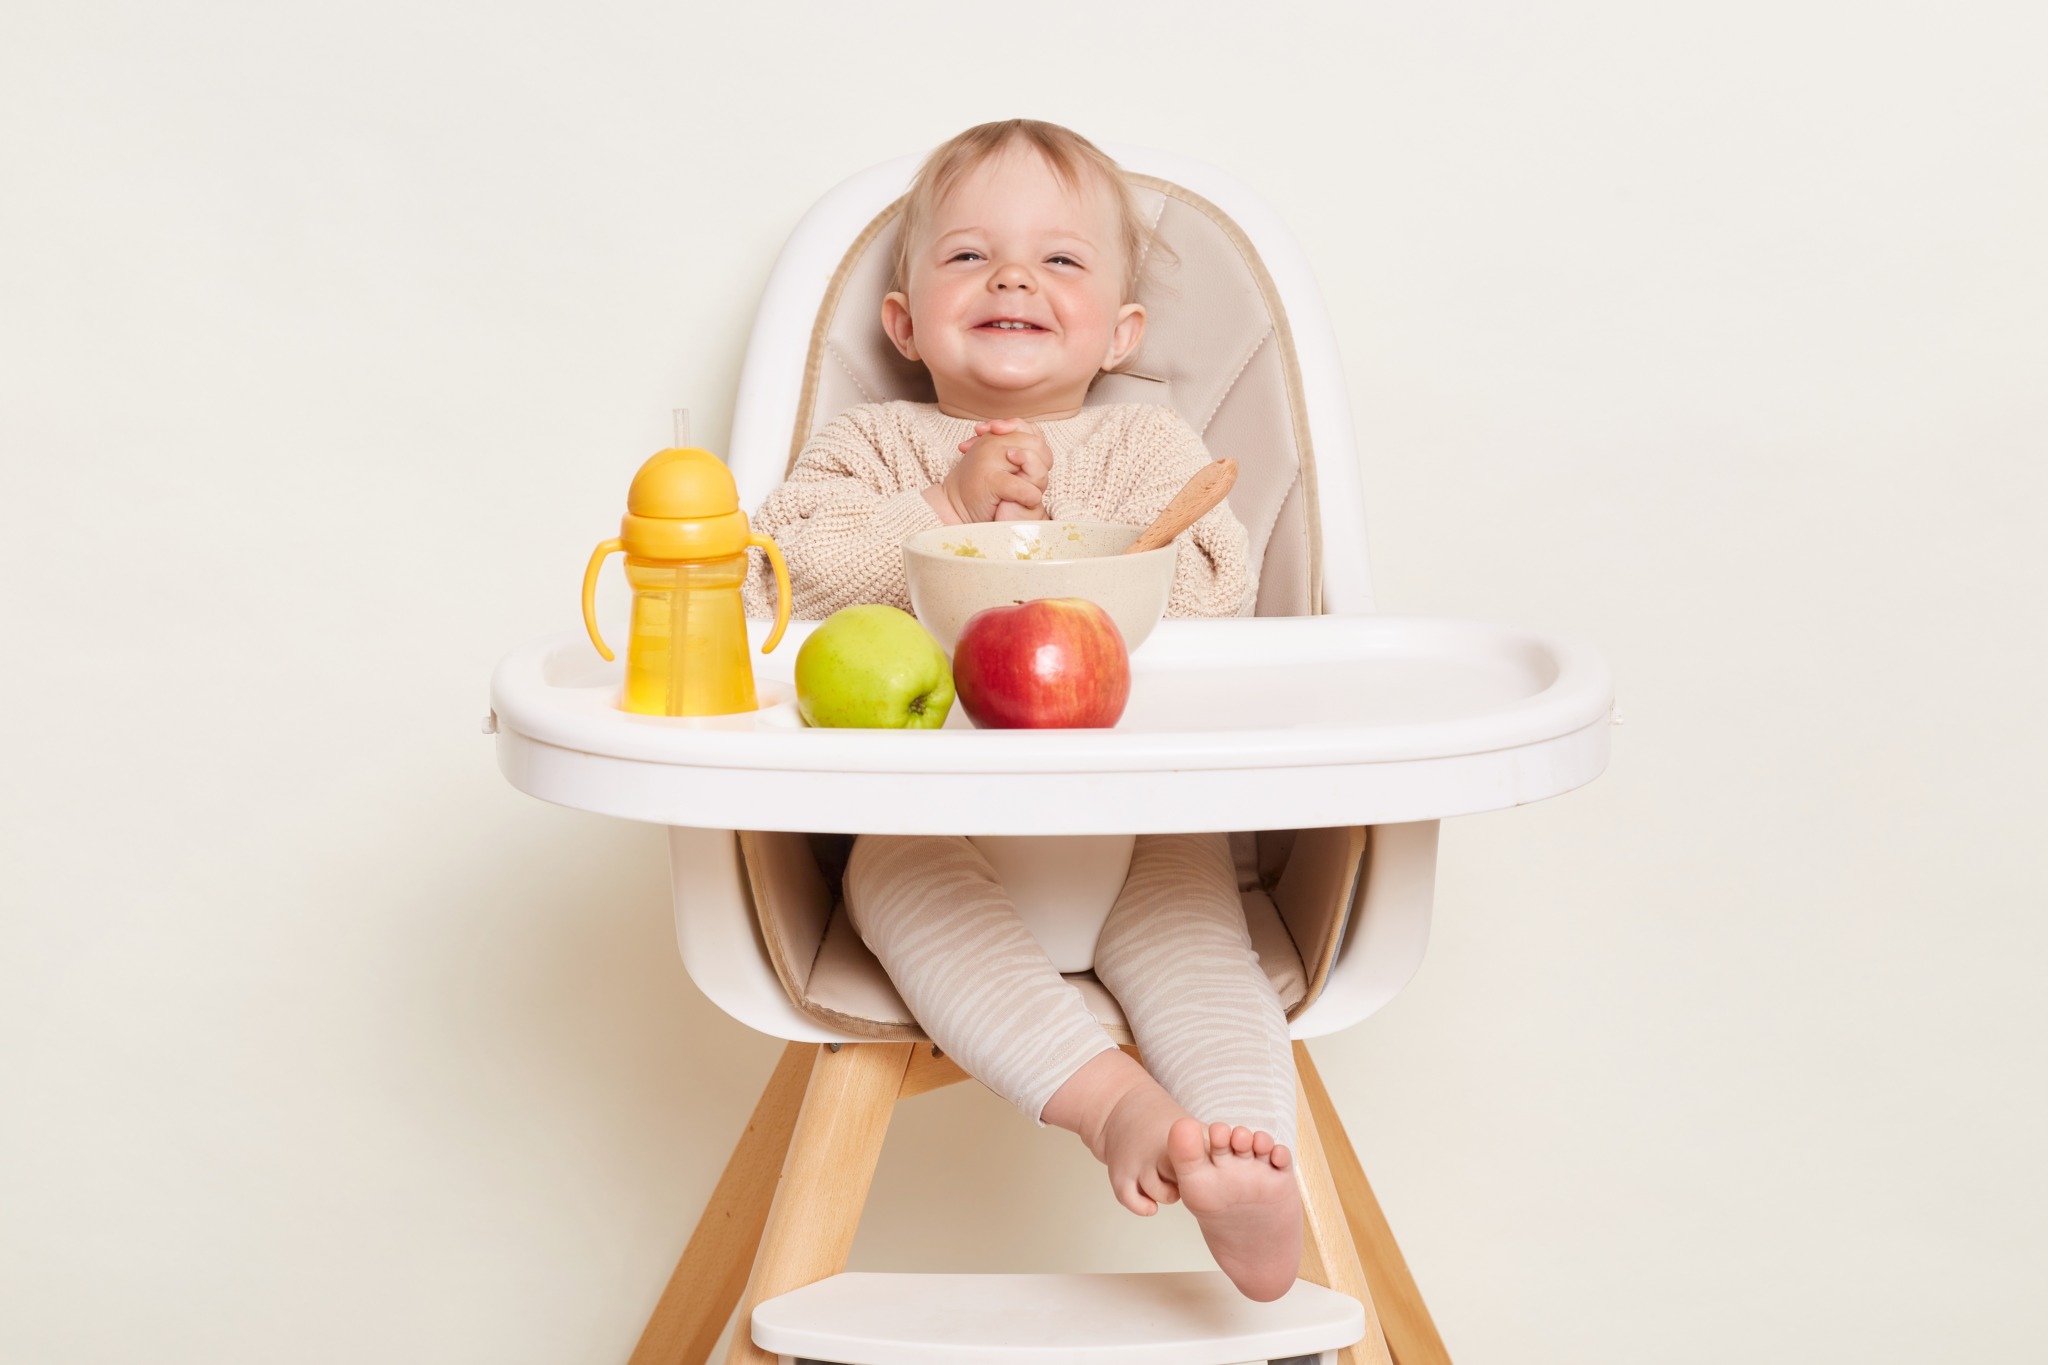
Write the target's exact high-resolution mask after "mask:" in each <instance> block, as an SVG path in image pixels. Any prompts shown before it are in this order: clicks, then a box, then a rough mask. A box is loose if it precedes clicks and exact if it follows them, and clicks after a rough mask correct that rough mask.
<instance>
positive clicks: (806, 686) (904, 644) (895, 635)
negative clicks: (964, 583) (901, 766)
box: [796, 605, 953, 730]
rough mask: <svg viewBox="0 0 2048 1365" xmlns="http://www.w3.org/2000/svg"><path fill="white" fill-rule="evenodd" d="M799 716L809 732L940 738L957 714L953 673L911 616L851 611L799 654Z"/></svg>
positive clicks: (828, 623)
mask: <svg viewBox="0 0 2048 1365" xmlns="http://www.w3.org/2000/svg"><path fill="white" fill-rule="evenodd" d="M796 709H797V710H798V711H800V712H802V713H803V718H804V720H805V721H806V722H808V723H809V724H811V725H826V726H835V727H853V728H859V729H869V730H936V729H938V728H939V727H940V726H941V725H944V724H945V723H946V713H947V712H948V711H950V710H952V709H953V670H952V667H951V666H950V665H948V664H947V662H946V651H945V650H943V649H940V648H939V642H938V641H937V640H934V639H933V638H932V637H931V632H929V631H927V630H926V629H925V628H924V627H923V626H921V625H919V624H918V623H917V618H916V617H915V616H912V615H911V614H910V613H909V612H907V611H899V610H897V609H896V608H895V607H885V606H880V605H872V606H865V607H847V608H846V609H845V610H843V611H835V612H833V613H832V614H831V615H830V616H828V617H826V618H825V620H824V621H823V623H821V624H820V625H819V626H818V628H817V629H816V630H814V631H812V632H811V637H810V638H809V639H808V640H805V641H804V647H803V648H802V649H800V650H798V651H797V652H796Z"/></svg>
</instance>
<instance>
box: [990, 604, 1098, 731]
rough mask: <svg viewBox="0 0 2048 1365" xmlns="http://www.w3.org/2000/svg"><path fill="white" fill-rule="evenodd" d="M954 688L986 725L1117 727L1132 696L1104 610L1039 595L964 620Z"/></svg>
mask: <svg viewBox="0 0 2048 1365" xmlns="http://www.w3.org/2000/svg"><path fill="white" fill-rule="evenodd" d="M953 686H954V688H955V690H956V691H957V692H958V693H959V697H960V705H961V707H962V708H963V709H964V710H965V711H966V712H967V718H968V719H969V720H971V721H973V722H974V723H975V724H976V725H978V726H980V727H981V728H982V729H984V730H1049V729H1061V728H1067V727H1074V726H1102V727H1105V728H1106V727H1108V726H1111V725H1114V724H1116V722H1117V717H1119V716H1121V715H1123V713H1124V703H1125V702H1127V701H1129V700H1130V699H1131V655H1130V651H1129V650H1127V649H1125V648H1124V637H1123V633H1122V632H1121V631H1119V630H1118V629H1117V628H1116V622H1114V621H1112V620H1110V619H1109V613H1108V612H1106V611H1104V610H1103V609H1102V608H1101V607H1098V606H1096V605H1095V604H1094V603H1093V602H1090V601H1088V600H1087V599H1086V598H1082V597H1041V598H1038V599H1036V600H1035V601H1031V602H1020V603H1018V604H1017V605H1016V606H1014V607H990V608H989V609H988V610H986V611H978V612H976V613H975V614H974V615H972V616H970V617H968V618H967V624H966V625H964V626H962V627H961V628H960V639H959V642H958V643H956V644H955V645H954V646H953Z"/></svg>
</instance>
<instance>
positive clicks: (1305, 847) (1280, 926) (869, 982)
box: [739, 826, 1366, 1042]
mask: <svg viewBox="0 0 2048 1365" xmlns="http://www.w3.org/2000/svg"><path fill="white" fill-rule="evenodd" d="M739 839H740V857H741V862H742V863H744V864H745V866H746V871H747V887H748V891H749V893H750V894H751V896H752V897H753V901H754V917H755V921H756V922H757V923H758V924H759V925H760V927H761V938H762V943H763V946H764V947H766V948H767V950H768V960H769V962H770V963H771V964H772V965H773V966H774V968H775V974H776V977H777V979H778V980H780V981H781V983H782V987H783V989H784V990H785V991H787V992H788V993H789V998H790V1000H791V1001H792V1002H793V1003H794V1004H795V1005H796V1007H797V1008H798V1009H799V1010H801V1011H802V1012H803V1013H805V1014H806V1015H809V1016H810V1017H811V1018H813V1019H815V1020H817V1021H818V1022H820V1023H823V1024H828V1025H830V1026H832V1027H834V1028H839V1029H844V1030H845V1031H847V1032H848V1033H852V1034H856V1035H858V1036H860V1037H864V1038H882V1039H894V1040H898V1041H901V1040H904V1039H912V1040H919V1041H923V1040H924V1033H923V1031H922V1030H921V1029H919V1028H918V1026H917V1024H916V1022H915V1021H914V1020H913V1019H912V1018H911V1015H910V1011H909V1009H907V1008H906V1007H905V1006H904V1004H903V998H902V997H901V996H900V995H898V994H897V993H896V988H895V986H894V985H892V984H891V983H890V981H889V977H888V974H887V973H886V972H884V971H883V970H882V964H881V963H879V962H877V961H876V960H875V958H874V955H873V954H872V953H870V952H869V951H868V950H867V945H866V944H864V943H862V942H861V941H860V935H859V934H858V933H857V932H856V931H855V930H854V927H853V922H852V921H851V920H849V919H848V918H847V916H846V907H845V905H844V904H843V903H842V902H841V900H840V898H839V888H838V887H837V886H835V885H833V883H832V881H831V880H828V876H827V873H826V872H822V871H820V867H819V865H820V862H821V861H823V862H824V863H825V864H826V865H827V866H828V867H843V863H840V862H839V861H838V858H837V857H836V855H835V854H834V852H833V851H832V849H831V848H830V847H829V846H824V847H821V846H820V841H818V840H814V839H812V838H810V837H807V836H805V835H802V834H783V833H767V832H755V831H747V832H743V833H741V834H740V836H739ZM1365 839H1366V832H1365V830H1364V829H1363V828H1361V827H1358V826H1349V827H1345V828H1338V829H1319V830H1304V831H1301V832H1300V833H1299V834H1298V835H1295V836H1294V837H1293V839H1292V840H1291V846H1290V849H1289V856H1288V857H1287V866H1286V868H1285V869H1284V870H1282V871H1281V872H1280V873H1279V874H1278V875H1277V877H1274V878H1272V879H1270V880H1267V881H1263V882H1260V883H1256V884H1253V885H1251V886H1248V887H1245V888H1242V889H1241V890H1240V891H1239V896H1238V898H1239V900H1240V902H1241V903H1242V904H1243V906H1244V918H1245V928H1246V929H1247V930H1248V931H1249V932H1250V934H1251V940H1252V947H1253V949H1254V950H1255V951H1256V952H1257V953H1258V955H1259V965H1260V966H1261V967H1263V968H1264V969H1265V973H1266V979H1267V980H1269V981H1271V982H1272V983H1273V989H1274V991H1275V992H1276V993H1277V994H1278V995H1279V997H1280V1004H1281V1007H1282V1008H1283V1009H1285V1010H1287V1011H1288V1013H1289V1014H1290V1015H1292V1014H1294V1013H1298V1012H1299V1011H1300V1010H1302V1009H1304V1008H1306V1007H1307V1006H1308V1004H1309V1003H1310V1002H1311V1001H1313V1000H1314V999H1315V997H1316V996H1317V995H1318V994H1319V993H1320V992H1321V991H1322V988H1323V983H1324V981H1325V980H1326V979H1327V978H1328V976H1329V972H1330V964H1331V962H1332V960H1333V959H1334V957H1335V955H1336V948H1337V942H1338V939H1339V937H1340V936H1341V934H1342V930H1343V925H1344V922H1345V920H1346V918H1347V917H1348V915H1349V913H1350V909H1351V906H1352V903H1353V901H1354V900H1355V899H1356V897H1357V892H1358V872H1359V869H1360V867H1361V865H1362V863H1363V858H1364V853H1365ZM1066 979H1067V980H1068V981H1070V982H1072V983H1073V984H1074V985H1075V987H1076V988H1078V989H1079V990H1080V992H1081V994H1082V997H1083V999H1084V1000H1085V1001H1086V1003H1087V1005H1088V1008H1089V1011H1090V1012H1091V1013H1093V1014H1094V1016H1095V1017H1096V1018H1097V1019H1098V1020H1099V1021H1101V1023H1102V1026H1103V1027H1104V1028H1106V1029H1108V1030H1109V1031H1110V1033H1111V1034H1112V1035H1113V1036H1115V1037H1116V1038H1117V1039H1118V1040H1119V1041H1124V1042H1128V1041H1130V1030H1129V1027H1128V1025H1127V1024H1126V1023H1125V1022H1124V1016H1123V1011H1122V1010H1121V1009H1120V1008H1119V1007H1118V1006H1117V1003H1116V1000H1115V999H1114V998H1113V997H1112V996H1111V995H1110V994H1109V992H1108V991H1106V990H1104V989H1103V988H1102V985H1101V983H1099V982H1097V981H1096V979H1095V977H1094V976H1093V975H1092V974H1091V973H1087V972H1077V973H1074V974H1071V975H1069V976H1068V977H1067V978H1066Z"/></svg>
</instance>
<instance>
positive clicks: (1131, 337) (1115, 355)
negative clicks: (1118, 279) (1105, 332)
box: [1102, 303, 1145, 370]
mask: <svg viewBox="0 0 2048 1365" xmlns="http://www.w3.org/2000/svg"><path fill="white" fill-rule="evenodd" d="M1144 339H1145V305H1144V304H1142V303H1127V304H1125V305H1124V306H1123V307H1122V308H1119V309H1118V310H1117V314H1116V326H1114V327H1112V328H1110V330H1109V354H1108V355H1107V356H1106V357H1105V358H1104V359H1103V362H1102V368H1103V369H1105V370H1113V369H1115V368H1116V367H1117V366H1119V365H1121V364H1123V363H1124V362H1125V361H1126V360H1129V359H1130V358H1131V357H1132V356H1133V355H1136V354H1137V352H1138V343H1139V342H1141V341H1143V340H1144Z"/></svg>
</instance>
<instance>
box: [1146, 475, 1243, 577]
mask: <svg viewBox="0 0 2048 1365" xmlns="http://www.w3.org/2000/svg"><path fill="white" fill-rule="evenodd" d="M1236 482H1237V461H1236V460H1217V461H1216V462H1215V463H1213V464H1206V465H1203V466H1202V467H1201V468H1200V469H1198V470H1196V471H1195V476H1194V477H1193V478H1192V479H1189V480H1188V481H1187V482H1186V483H1184V484H1182V485H1181V489H1180V492H1178V493H1175V494H1174V495H1173V501H1172V502H1169V503H1168V504H1166V506H1165V507H1163V508H1161V509H1160V512H1159V515H1158V516H1156V517H1154V518H1152V524H1151V525H1150V526H1147V527H1146V528H1145V529H1144V530H1142V531H1140V532H1138V538H1137V539H1136V540H1134V541H1132V542H1131V548H1130V549H1128V550H1125V551H1124V553H1125V554H1127V555H1136V554H1143V553H1144V552H1145V551H1147V550H1157V549H1159V548H1160V547H1161V546H1163V545H1167V544H1170V543H1171V542H1172V540H1173V538H1174V537H1175V536H1177V535H1179V534H1180V533H1181V532H1182V531H1185V530H1187V529H1188V527H1190V526H1193V525H1194V524H1195V523H1196V522H1198V521H1200V520H1201V519H1202V518H1203V517H1204V516H1205V515H1207V514H1208V511H1209V509H1210V508H1212V507H1214V506H1215V505H1216V504H1217V503H1219V502H1222V501H1223V499H1224V496H1225V495H1226V494H1228V493H1229V492H1230V486H1231V485H1232V484H1234V483H1236Z"/></svg>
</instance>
